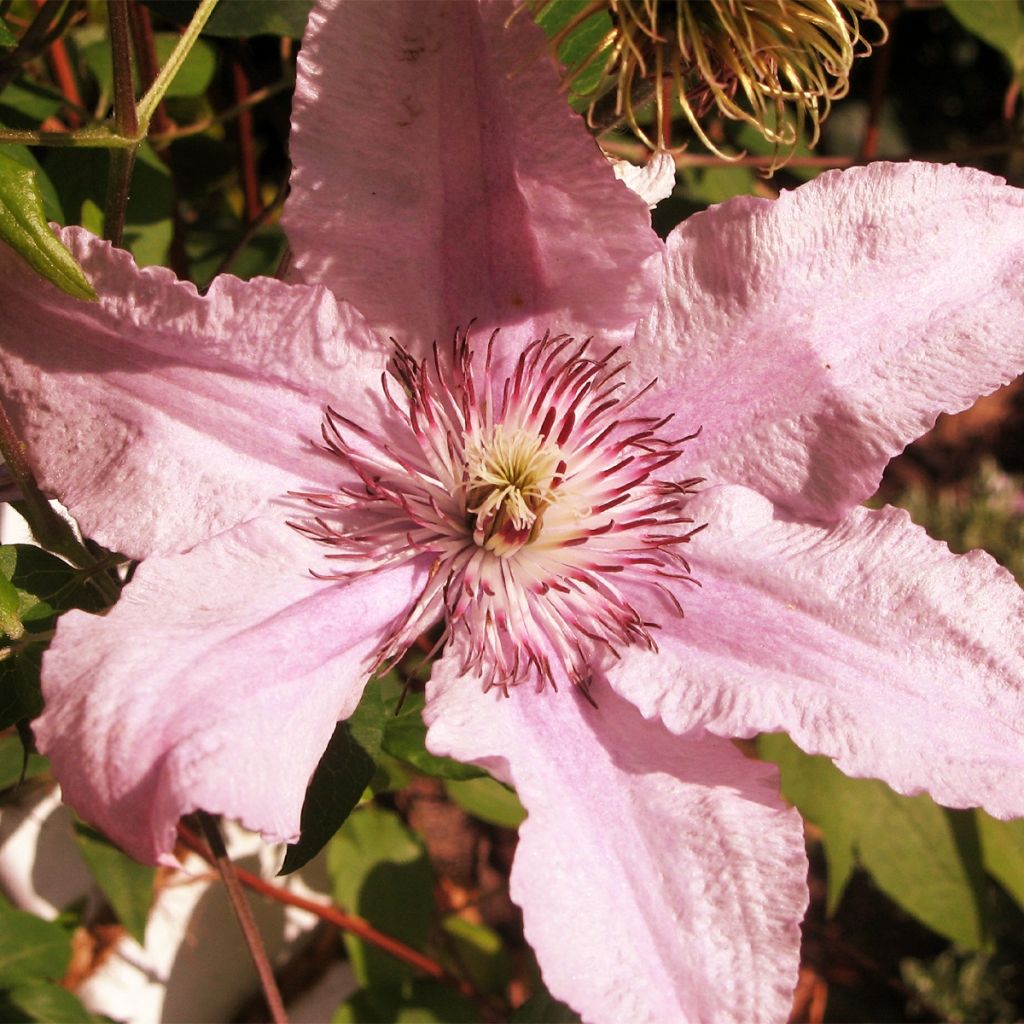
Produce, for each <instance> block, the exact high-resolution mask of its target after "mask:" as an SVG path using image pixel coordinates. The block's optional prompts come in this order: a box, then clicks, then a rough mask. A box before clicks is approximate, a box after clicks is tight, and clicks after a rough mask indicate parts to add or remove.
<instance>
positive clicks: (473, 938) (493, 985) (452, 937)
mask: <svg viewBox="0 0 1024 1024" xmlns="http://www.w3.org/2000/svg"><path fill="white" fill-rule="evenodd" d="M441 929H442V931H444V933H445V935H446V936H447V937H448V940H449V943H450V945H451V950H452V956H451V960H452V963H451V965H450V966H451V970H452V973H453V974H457V975H464V976H465V977H466V978H467V979H468V980H469V982H470V983H471V984H472V986H473V988H475V989H476V990H477V991H478V992H502V991H504V989H505V986H506V985H507V984H508V982H509V980H510V978H511V977H512V963H511V961H510V959H509V956H508V953H507V952H506V951H505V944H504V943H503V942H502V941H501V936H500V935H499V934H498V933H497V932H496V931H495V930H494V929H493V928H488V927H487V926H486V925H483V924H476V923H474V922H473V921H467V920H466V919H465V918H464V917H459V916H458V914H452V915H450V916H449V917H446V918H445V919H444V920H443V921H442V922H441Z"/></svg>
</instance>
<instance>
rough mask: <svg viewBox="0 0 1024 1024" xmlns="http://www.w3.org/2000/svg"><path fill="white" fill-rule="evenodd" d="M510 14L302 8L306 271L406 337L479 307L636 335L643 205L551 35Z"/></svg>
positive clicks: (295, 145) (646, 263) (423, 6)
mask: <svg viewBox="0 0 1024 1024" xmlns="http://www.w3.org/2000/svg"><path fill="white" fill-rule="evenodd" d="M513 11H514V7H513V5H512V4H508V3H485V4H477V3H464V2H459V0H456V2H447V3H444V2H442V3H421V2H406V3H377V4H375V5H374V16H373V17H372V18H367V17H365V16H364V12H363V5H361V4H338V3H324V4H321V5H319V6H318V7H317V8H316V9H314V10H313V12H312V14H311V15H310V21H309V29H308V31H307V34H306V38H305V39H304V41H303V46H302V50H301V53H300V55H299V73H298V81H297V84H296V92H295V106H294V123H293V128H292V135H291V142H290V146H291V156H292V162H293V165H294V174H293V177H292V191H291V195H290V196H289V199H288V203H287V204H286V206H285V212H284V224H285V227H286V229H287V231H288V235H289V238H290V240H291V243H292V247H293V249H294V252H295V259H296V267H297V269H298V271H299V272H300V273H301V276H302V279H303V280H305V281H309V282H316V283H319V284H325V285H327V286H328V287H329V288H331V290H332V291H333V292H334V293H335V294H336V295H339V296H343V297H345V298H346V299H348V300H349V301H351V302H353V303H354V304H355V305H356V306H357V307H358V308H359V309H360V310H361V311H362V312H363V313H365V314H366V316H367V317H368V318H369V320H370V322H371V323H373V324H374V325H375V326H377V327H379V328H380V329H381V330H382V332H383V333H385V334H393V335H394V336H395V337H397V338H398V339H399V340H401V341H402V342H403V344H405V345H407V346H408V347H410V348H411V349H414V350H416V349H419V350H420V351H424V350H425V346H426V345H429V343H430V342H432V341H433V340H435V339H436V338H444V337H447V336H448V335H450V334H451V332H452V330H453V329H454V328H455V327H457V326H460V325H461V326H465V325H466V324H467V323H468V322H469V321H470V319H474V318H475V319H476V321H477V323H478V324H479V325H480V326H481V328H489V327H493V326H496V325H499V324H504V325H506V326H510V325H514V324H518V323H522V322H524V321H527V320H531V319H532V320H542V319H547V321H548V322H547V323H545V324H544V326H545V327H550V328H551V329H552V331H553V332H555V333H557V332H559V331H570V330H574V329H576V326H577V325H583V326H582V328H581V330H582V332H583V333H588V332H591V331H596V330H600V331H602V332H603V333H604V334H605V335H606V337H607V338H608V340H611V339H612V338H613V337H615V336H619V338H620V340H623V341H626V340H628V339H629V337H630V336H631V335H632V331H633V325H634V324H635V322H636V321H637V319H639V318H640V317H641V316H642V315H643V314H644V313H645V312H646V311H647V309H648V308H649V307H650V305H651V303H652V302H653V301H654V298H655V294H656V290H657V288H658V286H659V283H660V275H661V267H660V256H659V254H660V252H661V248H662V245H661V242H660V241H659V240H658V238H657V237H656V236H655V234H654V233H653V231H652V230H651V227H650V216H649V214H648V212H647V211H646V210H645V209H644V206H643V204H642V203H641V202H639V201H638V200H637V199H636V197H635V196H633V195H631V194H630V193H629V192H627V191H626V190H625V189H623V188H622V187H621V186H620V185H618V184H616V182H615V180H614V176H613V174H612V172H611V169H610V168H609V167H608V164H607V162H606V161H605V160H604V158H603V157H602V155H601V153H600V150H599V149H598V147H597V145H596V143H595V142H594V140H593V138H592V137H591V136H590V134H589V132H588V131H587V129H586V127H585V126H584V124H583V122H582V120H581V119H580V118H579V117H578V116H577V115H575V114H573V113H572V112H571V110H570V109H569V106H568V104H567V103H566V102H565V97H564V95H563V94H562V93H561V92H560V90H559V88H558V74H557V70H556V68H555V67H554V66H553V65H552V62H551V61H550V59H548V58H547V56H546V41H545V38H544V35H543V33H542V32H541V31H540V30H539V29H538V28H537V27H536V26H535V25H533V24H532V22H531V19H530V18H529V17H528V16H526V15H524V14H520V15H519V16H517V17H510V16H511V15H512V13H513ZM381 239H386V240H387V244H385V245H381Z"/></svg>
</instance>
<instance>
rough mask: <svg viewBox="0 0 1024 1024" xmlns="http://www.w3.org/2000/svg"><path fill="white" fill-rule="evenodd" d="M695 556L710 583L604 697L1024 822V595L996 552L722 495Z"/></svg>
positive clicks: (890, 525) (714, 496)
mask: <svg viewBox="0 0 1024 1024" xmlns="http://www.w3.org/2000/svg"><path fill="white" fill-rule="evenodd" d="M693 514H694V515H695V516H696V517H697V519H698V521H706V522H708V523H709V526H708V528H707V529H706V530H705V531H703V532H702V533H701V534H700V535H699V537H698V538H697V539H695V541H694V545H693V551H692V552H688V555H690V561H691V563H692V566H693V572H694V575H695V576H696V577H697V579H699V580H700V582H701V584H702V586H701V588H700V589H699V590H697V589H696V588H691V589H690V590H689V591H688V592H687V593H686V594H684V595H681V599H682V600H683V602H684V605H685V609H686V618H685V619H684V620H682V621H680V620H678V619H674V620H673V619H668V618H666V617H664V616H663V617H662V622H663V625H664V626H665V629H663V630H662V631H661V632H660V633H659V635H658V636H659V644H660V645H661V652H660V654H659V655H656V656H655V655H651V654H647V653H646V652H640V651H639V650H637V649H633V650H629V651H625V652H623V662H622V664H621V665H616V666H615V667H613V668H612V669H611V670H610V672H609V677H610V680H611V683H612V685H613V686H614V687H615V689H616V690H617V691H618V692H619V693H621V694H622V695H623V696H625V697H627V698H628V699H630V700H632V701H633V702H634V703H635V704H636V705H637V706H638V707H639V708H640V710H641V711H642V712H643V714H644V715H645V716H647V717H655V716H657V717H660V718H661V720H662V721H663V722H664V723H665V724H666V725H667V726H668V728H669V729H671V730H672V731H673V732H678V733H684V732H686V731H687V730H689V729H692V728H694V727H695V726H703V727H705V728H707V729H710V730H711V731H713V732H716V733H718V734H719V735H722V736H751V735H753V734H754V733H756V732H759V731H772V730H778V729H784V730H786V731H787V732H789V734H790V735H791V736H792V738H793V739H794V740H795V741H796V742H797V743H798V744H799V745H800V746H801V747H803V748H804V750H806V751H808V752H809V753H814V754H827V755H828V756H829V757H832V758H834V759H835V762H836V764H837V765H838V766H839V767H840V768H841V769H842V770H843V771H844V772H846V774H847V775H852V776H871V777H877V778H881V779H884V780H885V781H886V782H888V783H889V785H891V786H892V787H893V788H894V789H896V790H898V791H899V792H901V793H919V792H921V791H923V790H924V791H927V792H929V793H931V795H932V796H933V797H934V798H935V799H936V800H938V801H939V802H940V803H943V804H946V805H947V806H950V807H970V806H976V805H978V804H980V805H982V806H984V807H985V808H986V809H987V810H989V811H990V812H991V813H992V814H994V815H996V816H998V817H1004V818H1005V817H1016V816H1021V815H1024V725H1022V723H1024V642H1022V638H1021V629H1020V624H1021V621H1022V618H1024V594H1022V593H1021V590H1020V588H1019V587H1018V586H1017V584H1016V583H1015V582H1014V580H1013V577H1012V576H1011V575H1010V573H1008V572H1007V571H1006V570H1005V569H1002V568H1000V567H999V566H998V565H996V563H995V561H994V560H993V559H992V558H991V557H990V556H989V555H987V554H984V553H983V552H980V551H973V552H971V553H970V554H967V555H953V554H951V553H950V551H949V549H948V548H947V547H946V545H945V544H941V543H939V542H937V541H933V540H931V539H930V538H929V537H928V536H927V535H926V534H925V532H924V531H923V530H922V529H920V527H917V526H915V525H914V524H913V523H911V522H910V518H909V516H908V515H907V514H906V513H905V512H903V511H900V510H897V509H892V508H886V509H882V510H881V511H877V512H876V511H869V510H867V509H862V508H858V509H854V510H853V511H852V512H851V513H850V515H849V517H848V518H847V519H846V520H845V521H844V522H842V523H840V524H839V525H838V526H836V527H834V528H819V527H810V526H806V525H801V524H798V523H792V522H786V521H781V520H778V519H774V518H773V511H772V506H771V504H770V502H768V501H767V499H765V498H762V497H761V496H759V495H757V494H755V493H754V492H752V491H748V490H746V489H744V488H741V487H724V488H715V489H712V490H710V491H708V492H707V493H705V494H704V495H702V496H701V497H700V499H699V500H698V501H696V502H695V503H694V506H693Z"/></svg>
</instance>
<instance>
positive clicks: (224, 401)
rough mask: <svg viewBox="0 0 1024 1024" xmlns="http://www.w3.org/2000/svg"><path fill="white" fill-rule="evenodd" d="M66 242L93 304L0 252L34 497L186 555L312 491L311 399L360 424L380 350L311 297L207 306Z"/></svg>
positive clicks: (164, 278) (314, 292) (1, 362)
mask: <svg viewBox="0 0 1024 1024" xmlns="http://www.w3.org/2000/svg"><path fill="white" fill-rule="evenodd" d="M64 238H65V240H66V241H67V242H69V243H70V245H71V248H72V249H73V250H74V252H75V254H76V255H77V256H78V257H79V259H80V260H81V261H82V264H83V267H84V269H85V272H86V274H87V275H88V277H89V278H90V279H91V280H92V283H93V285H94V286H95V288H96V290H97V292H99V294H100V295H101V296H102V298H101V300H100V302H98V303H89V302H79V301H77V300H75V299H70V298H68V296H66V295H64V294H63V293H61V292H58V291H57V290H56V289H55V288H53V287H51V286H49V285H46V284H44V283H42V282H41V281H40V280H39V278H38V277H37V276H36V275H34V274H32V273H31V272H30V271H28V270H27V269H24V268H23V267H22V264H21V262H20V260H18V259H17V257H15V256H14V255H13V254H12V253H11V252H10V250H8V249H6V247H2V246H0V308H2V309H3V311H4V318H5V327H4V342H3V347H2V349H0V390H2V392H3V394H4V396H5V398H6V399H7V402H6V406H7V408H8V410H9V412H10V415H11V416H12V418H13V419H14V423H15V428H16V429H17V431H18V433H19V434H20V436H21V437H22V439H23V440H25V441H26V442H27V444H28V450H29V455H30V458H31V460H32V462H33V463H34V464H35V467H36V471H37V473H38V476H39V480H40V483H41V485H42V486H43V488H44V489H46V490H47V491H48V492H50V493H52V494H54V495H56V496H57V497H58V498H60V499H61V501H63V502H64V504H65V505H67V506H68V508H70V509H71V511H72V512H73V513H74V514H75V515H76V516H77V517H78V520H79V522H80V523H81V525H82V528H83V529H84V530H85V532H86V533H87V534H89V535H91V536H92V537H94V538H95V539H96V540H98V541H99V542H100V543H102V544H104V545H106V546H108V547H111V548H113V549H115V550H119V551H122V552H123V553H125V554H127V555H131V556H133V557H143V556H144V555H147V554H150V553H154V552H169V551H174V550H184V549H186V548H188V547H190V546H191V545H193V544H195V543H198V542H199V541H201V540H203V539H204V538H206V537H208V536H211V535H212V534H214V533H216V532H218V531H220V530H223V529H226V528H228V527H231V526H233V525H234V524H235V523H237V522H239V521H241V520H242V519H245V518H247V517H249V516H251V515H255V514H258V513H259V512H260V511H261V510H262V509H264V508H265V507H266V505H267V502H268V501H270V500H272V499H275V498H278V497H280V496H282V495H284V494H285V492H287V491H288V490H289V489H293V488H298V489H301V488H303V487H306V488H308V487H309V484H310V482H313V481H320V482H324V483H335V482H336V479H337V475H338V468H337V462H336V461H334V460H330V459H327V458H326V457H324V456H322V455H320V454H318V453H317V452H316V451H315V450H314V448H313V445H312V444H311V443H310V442H311V441H312V440H313V439H314V438H315V439H319V436H320V424H321V420H322V416H323V410H324V406H325V405H326V404H327V403H328V402H331V401H333V402H338V401H339V399H344V411H346V412H348V413H350V414H353V415H354V416H355V417H356V418H360V419H362V421H363V422H367V421H370V422H373V406H372V404H371V402H370V396H371V395H372V396H374V398H376V397H377V396H379V391H380V386H379V380H378V378H379V374H380V371H381V369H382V368H383V364H384V360H385V358H386V356H385V354H384V352H383V350H382V349H381V348H380V345H379V342H377V341H376V340H375V339H374V338H373V336H372V335H371V334H370V332H369V330H368V329H367V327H366V325H365V323H364V322H363V321H362V320H361V318H360V317H359V316H358V314H357V313H355V312H354V311H353V310H352V309H351V308H349V307H347V306H344V305H340V306H339V304H337V303H336V302H335V300H334V298H333V297H332V296H331V295H330V294H329V293H327V292H326V291H324V290H323V289H314V288H306V287H300V286H288V285H283V284H281V283H279V282H277V281H271V280H268V279H260V280H257V281H251V282H248V283H243V282H242V281H239V280H238V279H237V278H232V277H226V276H225V277H219V278H218V279H217V281H216V282H215V283H214V285H213V287H212V288H211V289H210V292H209V294H208V295H207V296H205V297H204V296H200V295H198V294H197V293H196V290H195V288H194V287H193V286H192V285H191V284H185V283H182V282H180V281H177V280H176V279H175V278H174V275H173V274H171V273H170V271H168V270H163V269H158V268H149V269H147V270H141V271H140V270H139V269H138V268H137V267H136V266H135V264H134V263H133V262H132V260H131V257H130V256H129V255H128V253H126V252H121V251H118V250H115V249H112V248H111V247H110V246H109V244H107V243H105V242H100V241H99V240H98V239H96V238H95V237H93V236H92V235H89V234H88V233H87V232H84V231H82V230H80V229H70V230H68V231H67V232H66V233H65V235H64Z"/></svg>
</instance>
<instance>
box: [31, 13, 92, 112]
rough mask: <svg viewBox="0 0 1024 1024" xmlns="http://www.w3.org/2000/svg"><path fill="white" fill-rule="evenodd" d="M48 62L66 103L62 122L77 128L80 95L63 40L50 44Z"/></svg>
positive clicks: (80, 105)
mask: <svg viewBox="0 0 1024 1024" xmlns="http://www.w3.org/2000/svg"><path fill="white" fill-rule="evenodd" d="M44 2H45V0H36V6H37V7H42V5H43V3H44ZM67 10H70V8H68V9H67ZM67 10H66V11H65V13H67ZM51 34H52V33H51ZM48 60H49V64H50V69H51V71H52V72H53V78H54V81H55V82H56V83H57V85H58V87H59V88H60V91H61V93H62V94H63V96H64V97H65V99H66V100H67V101H68V106H67V107H66V108H65V112H64V121H65V122H66V124H67V126H68V127H69V128H79V127H81V124H82V116H81V114H80V113H79V111H80V110H81V109H82V94H81V93H80V92H79V90H78V79H76V78H75V73H74V71H73V70H72V69H71V60H70V58H69V57H68V49H67V47H66V46H65V45H64V40H63V39H54V40H53V42H52V43H51V44H50V49H49V54H48Z"/></svg>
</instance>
